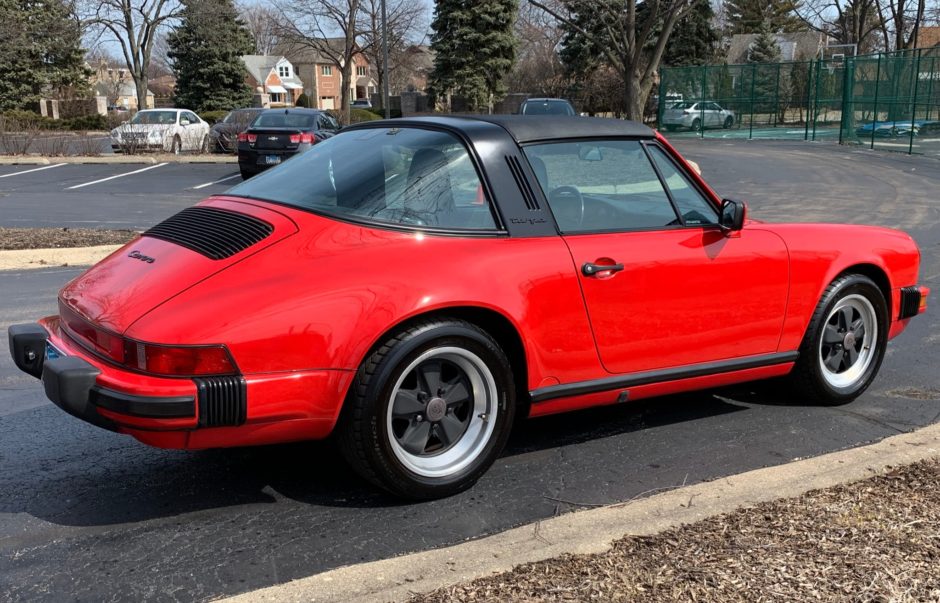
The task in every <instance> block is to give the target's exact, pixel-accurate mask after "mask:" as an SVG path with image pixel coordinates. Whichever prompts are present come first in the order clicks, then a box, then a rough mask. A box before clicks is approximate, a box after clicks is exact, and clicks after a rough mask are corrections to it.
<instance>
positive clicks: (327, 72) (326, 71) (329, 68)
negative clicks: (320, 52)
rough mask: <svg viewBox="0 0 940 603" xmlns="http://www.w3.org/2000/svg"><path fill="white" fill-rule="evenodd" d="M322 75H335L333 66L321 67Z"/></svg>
mask: <svg viewBox="0 0 940 603" xmlns="http://www.w3.org/2000/svg"><path fill="white" fill-rule="evenodd" d="M320 73H322V74H323V75H333V67H332V66H331V65H323V66H322V67H320Z"/></svg>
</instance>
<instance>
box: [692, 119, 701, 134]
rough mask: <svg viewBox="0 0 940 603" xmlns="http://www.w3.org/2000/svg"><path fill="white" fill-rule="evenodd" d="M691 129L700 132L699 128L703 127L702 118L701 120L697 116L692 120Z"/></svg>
mask: <svg viewBox="0 0 940 603" xmlns="http://www.w3.org/2000/svg"><path fill="white" fill-rule="evenodd" d="M689 129H690V130H692V131H693V132H698V131H699V130H701V129H702V120H700V119H699V118H697V117H696V118H695V119H693V120H692V125H691V126H690V127H689Z"/></svg>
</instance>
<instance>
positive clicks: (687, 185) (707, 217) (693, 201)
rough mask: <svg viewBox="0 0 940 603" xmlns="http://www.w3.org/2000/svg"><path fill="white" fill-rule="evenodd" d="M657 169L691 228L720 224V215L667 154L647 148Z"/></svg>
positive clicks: (655, 147) (658, 149)
mask: <svg viewBox="0 0 940 603" xmlns="http://www.w3.org/2000/svg"><path fill="white" fill-rule="evenodd" d="M647 149H649V151H650V155H652V157H653V161H654V162H655V163H656V167H658V168H659V171H660V173H661V174H662V175H663V180H665V181H666V186H667V187H668V188H669V192H670V193H671V194H672V199H673V201H675V202H676V207H678V208H679V213H681V214H682V219H683V220H684V221H685V223H686V224H687V225H689V226H700V225H713V224H717V223H718V214H717V213H716V212H715V207H714V205H712V203H711V202H710V201H708V199H706V198H705V197H703V196H702V195H701V193H699V192H698V190H696V188H695V187H694V186H693V185H692V183H691V182H690V181H689V179H688V178H687V177H686V176H685V174H683V173H682V172H680V171H679V169H678V168H677V167H676V165H675V164H674V163H673V162H672V160H671V159H670V158H669V157H668V156H667V155H666V152H665V151H663V150H662V149H661V148H659V147H657V146H653V145H650V146H648V147H647Z"/></svg>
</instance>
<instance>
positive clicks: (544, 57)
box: [507, 0, 569, 96]
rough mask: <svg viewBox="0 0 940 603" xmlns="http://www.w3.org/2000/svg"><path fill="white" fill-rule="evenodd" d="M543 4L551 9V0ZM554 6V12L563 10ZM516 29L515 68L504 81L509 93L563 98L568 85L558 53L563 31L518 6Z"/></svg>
mask: <svg viewBox="0 0 940 603" xmlns="http://www.w3.org/2000/svg"><path fill="white" fill-rule="evenodd" d="M545 3H546V5H551V4H550V3H551V0H546V2H545ZM553 4H554V6H553V8H554V9H555V10H560V9H561V8H562V7H561V6H560V2H558V0H555V2H554V3H553ZM515 29H516V40H517V47H516V64H515V66H514V67H513V70H512V72H511V73H510V74H509V77H508V80H507V85H508V88H509V90H510V91H511V92H529V93H533V94H539V95H545V96H562V95H563V94H565V91H566V90H567V88H568V83H569V82H568V78H567V77H566V76H565V66H564V65H563V64H562V62H561V59H560V58H559V56H558V51H557V49H558V47H559V45H560V44H561V42H562V40H563V39H564V37H565V31H564V29H563V28H562V27H561V26H560V25H559V23H558V21H557V20H556V19H555V18H553V17H552V16H550V15H549V14H548V13H546V12H545V11H543V10H541V9H539V8H536V7H535V6H533V5H531V4H528V3H521V4H520V5H519V16H518V17H517V18H516V24H515Z"/></svg>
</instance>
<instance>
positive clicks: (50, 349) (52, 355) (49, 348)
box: [46, 341, 65, 360]
mask: <svg viewBox="0 0 940 603" xmlns="http://www.w3.org/2000/svg"><path fill="white" fill-rule="evenodd" d="M63 356H65V352H63V351H62V350H60V349H59V348H57V347H55V346H54V345H52V344H51V343H49V342H48V341H47V342H46V360H55V359H56V358H61V357H63Z"/></svg>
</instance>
